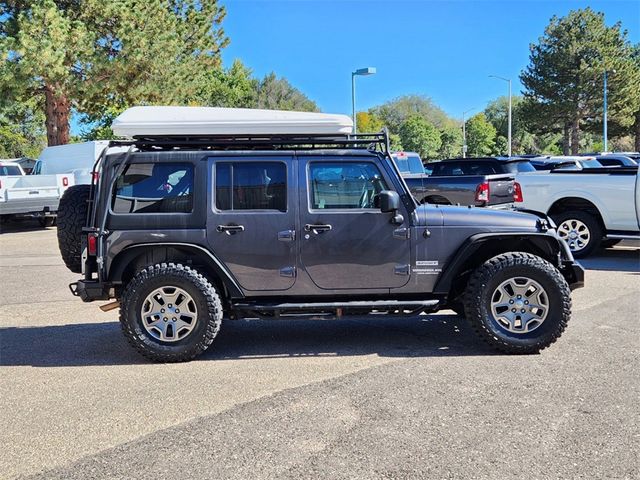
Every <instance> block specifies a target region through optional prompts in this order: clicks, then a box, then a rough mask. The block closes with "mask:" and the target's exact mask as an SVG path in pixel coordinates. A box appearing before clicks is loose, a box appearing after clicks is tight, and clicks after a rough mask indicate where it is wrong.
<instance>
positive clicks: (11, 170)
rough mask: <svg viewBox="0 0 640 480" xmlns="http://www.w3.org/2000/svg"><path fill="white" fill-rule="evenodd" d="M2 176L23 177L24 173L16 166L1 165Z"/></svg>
mask: <svg viewBox="0 0 640 480" xmlns="http://www.w3.org/2000/svg"><path fill="white" fill-rule="evenodd" d="M0 175H22V172H21V171H20V169H19V168H18V167H16V166H15V165H0Z"/></svg>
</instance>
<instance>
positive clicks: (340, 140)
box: [110, 128, 390, 154]
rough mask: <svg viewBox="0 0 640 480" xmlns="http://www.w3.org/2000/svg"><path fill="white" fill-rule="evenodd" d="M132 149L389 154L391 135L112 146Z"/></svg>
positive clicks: (141, 140) (162, 140) (173, 139)
mask: <svg viewBox="0 0 640 480" xmlns="http://www.w3.org/2000/svg"><path fill="white" fill-rule="evenodd" d="M127 145H133V146H135V147H136V148H137V149H138V150H141V151H161V150H283V149H287V150H292V149H296V150H311V149H317V148H324V149H332V148H335V149H343V148H355V149H366V150H370V151H379V152H381V153H384V154H388V153H389V152H390V147H389V134H388V132H387V130H386V128H385V129H383V130H382V131H381V132H378V133H359V134H351V135H335V134H333V135H326V134H310V135H300V134H277V135H207V136H194V135H189V136H139V137H134V138H133V139H132V140H113V141H111V142H110V146H127Z"/></svg>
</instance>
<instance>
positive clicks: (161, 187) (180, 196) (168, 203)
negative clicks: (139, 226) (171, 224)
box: [111, 163, 193, 213]
mask: <svg viewBox="0 0 640 480" xmlns="http://www.w3.org/2000/svg"><path fill="white" fill-rule="evenodd" d="M111 208H112V210H113V212H114V213H190V212H191V211H192V210H193V165H191V164H188V163H132V164H130V165H128V166H127V167H125V169H124V172H123V173H122V175H120V177H118V179H117V181H116V185H115V192H114V196H113V202H112V206H111Z"/></svg>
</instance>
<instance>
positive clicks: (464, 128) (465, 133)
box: [462, 108, 475, 158]
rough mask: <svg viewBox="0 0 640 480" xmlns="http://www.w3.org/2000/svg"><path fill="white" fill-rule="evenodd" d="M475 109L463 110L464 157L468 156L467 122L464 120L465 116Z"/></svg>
mask: <svg viewBox="0 0 640 480" xmlns="http://www.w3.org/2000/svg"><path fill="white" fill-rule="evenodd" d="M472 110H475V109H474V108H470V109H469V110H467V111H465V112H462V158H467V123H466V122H465V120H464V116H465V115H466V114H467V113H469V112H471V111H472Z"/></svg>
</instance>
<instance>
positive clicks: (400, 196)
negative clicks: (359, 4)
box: [58, 107, 584, 362]
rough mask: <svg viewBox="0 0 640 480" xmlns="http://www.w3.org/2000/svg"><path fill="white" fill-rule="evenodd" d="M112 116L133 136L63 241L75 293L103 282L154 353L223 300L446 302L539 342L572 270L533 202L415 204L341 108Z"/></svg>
mask: <svg viewBox="0 0 640 480" xmlns="http://www.w3.org/2000/svg"><path fill="white" fill-rule="evenodd" d="M194 118H200V119H201V121H202V124H200V125H195V124H194V123H195V122H193V121H192V122H191V123H189V122H185V119H194ZM230 119H232V120H233V121H230ZM315 125H319V126H318V127H317V128H318V129H317V130H314V128H316V127H315ZM330 127H333V128H334V129H335V131H334V132H333V134H331V135H329V136H328V135H327V130H328V129H330ZM207 129H208V130H209V132H210V133H209V135H208V136H207V135H206V130H207ZM231 129H232V131H233V132H235V134H234V133H231V132H230V131H229V130H231ZM113 130H114V132H116V133H118V134H127V135H129V136H131V137H134V138H133V140H132V141H130V142H129V145H131V146H132V147H134V148H135V151H132V152H130V153H127V154H124V153H120V154H115V155H107V156H106V157H105V158H104V159H103V161H102V162H101V164H100V166H99V175H98V181H97V184H94V185H79V186H75V187H73V188H72V189H70V190H69V191H68V192H67V193H66V194H65V196H64V197H63V199H62V202H61V206H60V218H59V230H58V231H59V237H58V238H59V244H60V249H61V253H62V256H63V259H64V261H65V263H66V264H67V266H68V267H69V268H70V269H71V270H72V271H74V272H80V271H82V273H83V276H82V278H81V279H79V280H78V281H77V282H74V283H73V284H72V285H70V288H71V290H72V292H73V293H74V295H77V296H79V297H80V298H81V299H82V300H84V301H89V302H90V301H95V300H109V299H115V303H111V304H109V305H107V306H105V307H104V308H105V309H109V308H117V307H118V306H119V307H120V321H121V324H122V328H123V332H124V334H125V336H126V337H127V338H128V340H129V342H130V343H131V344H132V345H133V346H134V347H135V348H136V349H137V350H138V351H139V352H140V353H142V354H143V355H145V356H147V357H149V358H151V359H153V360H156V361H162V362H175V361H185V360H189V359H192V358H194V357H195V356H197V355H198V354H200V353H202V352H203V351H204V350H205V349H206V348H207V347H209V345H211V344H212V342H213V341H214V339H215V337H216V335H217V334H218V331H219V329H220V325H221V320H222V318H223V316H224V317H226V318H229V319H233V318H243V317H249V318H255V317H261V318H270V319H273V318H281V317H285V316H288V315H294V316H295V315H300V314H314V315H321V316H328V317H331V316H334V317H341V316H343V315H351V314H358V315H362V314H366V313H377V314H391V315H402V314H411V315H415V314H416V313H419V312H423V311H428V312H431V311H436V310H438V309H442V308H455V309H456V310H457V311H459V312H463V313H464V315H465V316H466V317H467V318H468V320H469V321H470V322H471V323H472V324H473V325H474V326H475V328H476V330H477V331H478V332H479V334H480V335H481V336H482V337H483V338H484V339H485V340H486V341H487V342H488V343H489V344H491V345H493V346H494V347H496V348H498V349H500V350H502V351H504V352H508V353H532V352H538V351H539V350H541V349H543V348H545V347H547V346H549V345H550V344H551V343H553V342H554V341H555V340H556V339H557V338H558V337H559V336H560V335H561V333H562V332H563V330H564V329H565V327H566V325H567V321H568V320H569V317H570V311H571V300H570V288H577V287H580V286H582V284H583V275H584V271H583V269H582V267H580V266H579V265H578V264H577V263H576V262H574V261H573V258H572V256H571V252H570V250H569V248H568V247H567V245H566V243H564V242H562V241H561V240H560V238H559V237H558V235H557V233H556V232H555V230H554V229H553V228H552V227H551V225H550V223H549V222H548V221H547V220H546V219H545V218H544V217H540V216H536V215H532V214H527V213H521V212H513V211H493V210H488V209H478V208H467V207H452V206H450V207H446V206H436V205H419V204H418V203H417V202H416V201H415V200H414V199H413V197H412V195H411V193H410V192H409V191H408V189H407V187H406V185H405V182H404V181H403V180H402V177H401V176H400V174H399V172H398V169H397V167H396V166H395V163H394V162H393V161H392V159H391V155H390V152H388V151H387V150H386V145H388V138H387V135H386V134H385V133H381V134H365V135H352V134H351V133H349V132H350V130H351V121H350V119H349V117H346V116H344V115H328V114H310V113H300V112H276V113H271V112H268V111H264V110H263V111H260V110H259V111H251V110H238V109H207V108H204V109H202V108H195V109H194V108H189V107H182V108H180V107H164V108H163V107H138V108H134V109H132V110H128V111H125V112H124V113H123V114H122V115H121V116H120V117H119V118H118V119H117V122H116V123H115V124H114V125H113ZM203 130H205V132H204V133H203ZM269 130H271V131H274V132H275V134H273V135H270V134H268V132H269ZM220 131H222V132H224V135H223V136H221V135H220V134H219V133H218V132H220ZM146 132H152V134H151V135H150V134H148V133H146ZM287 132H288V133H287ZM314 132H315V133H314ZM345 132H346V133H345ZM283 133H286V135H285V136H283V135H282V134H283ZM195 135H197V136H196V137H195V138H193V140H191V138H192V137H193V136H195ZM118 144H119V145H121V143H118ZM309 145H313V147H309ZM356 192H357V193H358V194H357V195H356ZM88 198H92V199H93V201H92V202H87V199H88ZM85 226H86V228H83V227H85Z"/></svg>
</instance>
